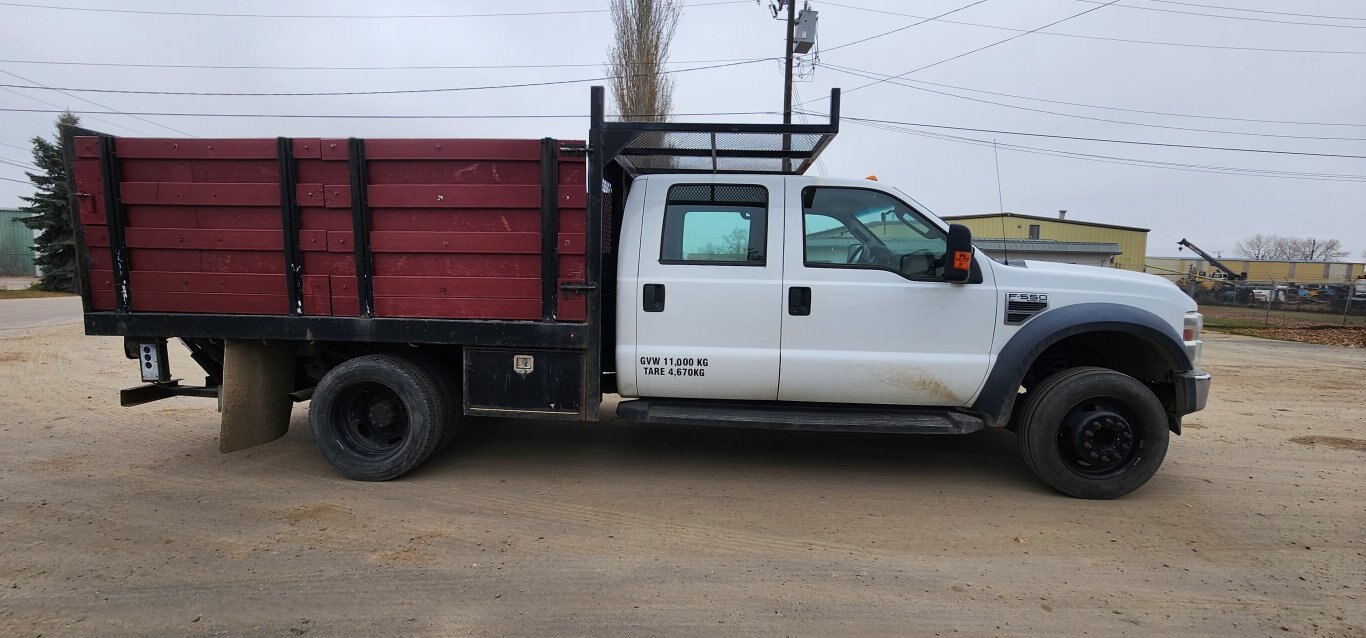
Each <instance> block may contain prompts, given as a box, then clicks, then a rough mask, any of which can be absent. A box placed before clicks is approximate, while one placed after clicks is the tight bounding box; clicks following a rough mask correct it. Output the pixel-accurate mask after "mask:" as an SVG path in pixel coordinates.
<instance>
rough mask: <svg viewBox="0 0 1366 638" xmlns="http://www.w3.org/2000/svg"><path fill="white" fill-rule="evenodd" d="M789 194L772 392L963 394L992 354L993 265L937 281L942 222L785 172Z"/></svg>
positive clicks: (883, 400)
mask: <svg viewBox="0 0 1366 638" xmlns="http://www.w3.org/2000/svg"><path fill="white" fill-rule="evenodd" d="M787 201H788V202H791V203H792V205H791V206H790V209H789V211H788V221H787V242H788V243H787V245H788V247H789V248H788V250H787V253H786V257H785V258H784V282H783V283H784V299H783V313H782V332H783V337H782V341H783V343H782V375H781V376H782V382H781V384H780V386H779V388H778V398H779V399H780V400H784V401H819V402H836V403H860V404H893V405H925V406H962V405H966V404H967V403H969V402H970V401H971V400H972V399H973V397H974V395H975V394H976V393H977V391H978V390H979V388H980V386H981V384H982V382H983V380H984V379H985V378H986V374H987V371H988V368H989V367H990V362H991V359H990V351H991V340H992V331H993V329H994V327H995V319H996V303H997V301H996V297H997V295H996V287H995V285H994V284H993V281H992V279H991V269H990V268H982V270H983V272H984V276H985V277H986V281H985V282H983V283H980V284H949V283H946V282H944V281H941V280H940V279H939V276H940V273H941V268H942V262H941V261H940V260H941V259H942V257H943V255H944V250H945V247H946V240H947V231H946V230H944V229H943V228H941V226H939V225H938V224H937V223H935V222H933V221H931V220H930V219H929V218H927V217H926V216H925V215H922V214H921V213H920V212H919V211H917V210H916V209H915V208H914V207H912V206H910V205H908V204H906V203H905V202H903V201H901V200H900V199H899V198H897V197H895V196H893V195H892V194H891V193H889V192H886V191H883V190H881V189H878V188H872V187H851V186H821V185H813V183H812V180H809V179H799V178H789V179H788V193H787ZM977 258H978V259H981V258H982V257H981V255H980V254H979V255H978V257H977Z"/></svg>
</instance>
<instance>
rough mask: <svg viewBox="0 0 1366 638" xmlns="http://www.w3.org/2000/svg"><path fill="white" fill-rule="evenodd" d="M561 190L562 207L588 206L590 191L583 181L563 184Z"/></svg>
mask: <svg viewBox="0 0 1366 638" xmlns="http://www.w3.org/2000/svg"><path fill="white" fill-rule="evenodd" d="M559 191H560V192H559V196H560V208H588V193H587V192H586V191H584V189H583V183H582V182H580V183H579V184H576V185H572V186H561V187H560V189H559ZM603 199H606V197H604V198H603Z"/></svg>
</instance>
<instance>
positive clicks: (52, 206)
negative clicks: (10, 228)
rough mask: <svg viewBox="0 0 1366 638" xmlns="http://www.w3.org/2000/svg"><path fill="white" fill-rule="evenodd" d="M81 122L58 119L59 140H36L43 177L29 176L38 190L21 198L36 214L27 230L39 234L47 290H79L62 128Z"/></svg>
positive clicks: (73, 118)
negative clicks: (29, 229)
mask: <svg viewBox="0 0 1366 638" xmlns="http://www.w3.org/2000/svg"><path fill="white" fill-rule="evenodd" d="M79 122H80V118H77V117H76V116H75V115H72V114H71V112H70V111H68V112H66V113H62V114H61V115H60V116H58V117H57V122H56V123H57V126H58V129H57V137H56V138H55V140H54V141H48V140H45V139H43V138H42V137H36V136H35V137H34V138H33V165H34V166H37V167H38V169H39V170H41V171H42V173H39V174H34V173H28V179H29V181H31V182H33V186H34V188H35V189H37V193H35V194H34V195H33V196H32V197H21V198H20V199H23V200H24V201H26V202H28V204H29V205H28V206H25V207H24V208H22V209H21V210H23V211H24V212H28V213H32V214H33V216H32V217H25V218H23V222H24V225H25V226H28V227H29V228H32V229H33V230H36V231H38V236H37V238H36V239H34V244H35V245H34V249H35V250H36V251H37V253H38V257H37V260H36V261H37V263H38V268H39V269H41V270H42V271H43V277H42V281H41V282H39V286H40V287H41V288H42V289H43V290H61V291H65V292H74V291H75V290H76V234H75V233H76V230H75V228H74V227H73V226H72V223H73V222H72V218H73V217H74V215H73V211H72V210H71V200H70V198H69V197H68V194H69V193H68V189H67V185H66V162H65V161H64V160H63V159H62V157H63V155H62V136H61V125H63V124H69V125H72V126H75V125H76V124H77V123H79Z"/></svg>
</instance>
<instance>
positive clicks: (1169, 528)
mask: <svg viewBox="0 0 1366 638" xmlns="http://www.w3.org/2000/svg"><path fill="white" fill-rule="evenodd" d="M35 301H44V300H25V301H13V302H5V305H3V306H0V318H3V317H7V316H10V315H9V314H8V313H9V312H10V308H11V307H12V306H11V305H9V304H17V303H34V302H35ZM1205 359H1206V360H1205V364H1206V365H1205V367H1206V368H1207V369H1209V370H1210V371H1211V372H1213V373H1214V375H1215V384H1216V385H1215V389H1214V395H1213V397H1212V398H1211V400H1210V405H1209V409H1208V410H1207V411H1205V412H1203V413H1200V414H1196V415H1194V416H1192V417H1190V418H1189V419H1188V420H1187V424H1186V428H1187V431H1186V434H1184V435H1183V436H1181V437H1179V438H1176V439H1174V441H1173V443H1172V448H1171V452H1170V453H1169V455H1168V457H1167V462H1166V465H1165V466H1164V467H1163V469H1162V470H1161V471H1160V472H1159V473H1158V475H1157V476H1156V477H1155V478H1154V479H1153V481H1152V482H1150V483H1149V484H1148V485H1147V486H1146V487H1144V488H1142V489H1140V490H1139V491H1138V492H1136V493H1134V494H1131V495H1130V496H1128V497H1125V498H1123V499H1120V500H1117V501H1108V502H1095V501H1080V500H1074V499H1069V498H1066V497H1062V496H1059V495H1057V494H1055V493H1053V492H1051V491H1049V490H1048V489H1047V488H1046V487H1044V486H1043V485H1042V484H1041V483H1039V482H1038V481H1037V480H1035V479H1034V477H1033V476H1032V475H1030V474H1029V472H1028V471H1027V470H1026V469H1025V467H1024V465H1023V464H1022V462H1021V461H1020V460H1019V458H1018V456H1017V455H1016V452H1015V441H1014V437H1013V436H1012V435H1011V434H1009V433H1006V432H1000V431H990V432H983V433H979V434H975V435H971V436H963V437H933V436H854V435H828V434H804V433H781V432H754V431H726V430H688V429H673V428H654V429H646V428H642V427H641V426H627V425H622V424H605V425H604V424H594V425H573V424H570V425H566V424H554V423H533V422H502V421H492V420H488V421H480V422H476V423H472V424H471V426H470V428H469V432H468V433H467V434H466V435H464V437H463V438H462V439H459V440H458V441H457V443H456V444H455V445H454V446H452V448H451V449H450V450H448V451H447V452H445V453H444V454H442V455H441V456H439V457H438V458H435V459H433V460H432V461H429V462H428V463H427V464H426V466H424V467H423V468H421V469H419V471H417V472H415V473H414V474H412V475H410V476H409V477H407V478H405V479H402V480H399V481H395V482H391V483H385V484H364V483H355V482H350V481H346V480H343V479H340V478H338V477H337V476H336V475H334V474H333V473H332V472H331V471H330V470H329V469H328V468H327V466H326V465H325V464H324V463H323V462H322V460H321V459H320V458H319V457H318V455H317V454H316V453H315V452H314V450H313V446H312V441H311V440H310V436H309V434H308V430H307V425H306V419H305V410H304V409H303V408H302V407H301V408H299V409H297V410H296V412H295V415H294V423H293V427H292V430H291V432H290V433H289V434H288V435H287V436H285V437H284V438H283V439H280V440H279V441H276V442H274V443H271V444H268V445H265V446H261V447H259V448H255V449H252V450H248V451H245V452H239V453H235V454H231V455H219V454H218V453H217V452H216V447H217V446H216V442H215V437H216V434H217V418H216V417H217V415H216V413H215V412H214V410H213V405H212V402H211V401H206V400H202V399H198V400H196V399H188V398H179V399H173V400H168V401H163V402H159V403H155V404H150V405H145V406H139V407H135V408H126V409H124V408H119V407H117V394H116V392H117V390H118V389H119V388H121V387H125V386H128V385H133V384H134V383H135V378H134V371H133V367H132V366H131V365H130V363H129V362H127V361H126V360H124V359H123V358H122V354H121V352H120V344H119V341H118V340H117V339H112V338H94V337H85V336H83V335H82V334H81V328H80V326H79V325H63V326H56V327H44V328H35V329H12V330H3V331H0V387H3V388H4V391H3V394H0V415H3V420H2V421H0V449H4V450H5V462H4V463H3V464H0V634H2V635H5V636H25V635H40V634H41V635H44V636H62V635H85V636H97V635H98V636H110V635H139V636H143V635H169V636H184V635H238V636H241V635H299V634H308V633H312V634H314V635H323V636H383V635H500V636H505V635H535V636H543V635H556V636H560V635H593V636H600V635H611V634H628V635H650V634H679V633H709V634H740V633H743V634H773V635H867V634H898V635H907V634H913V635H1002V634H1030V635H1058V634H1068V635H1095V636H1126V635H1130V636H1150V635H1153V634H1158V633H1161V634H1168V635H1180V636H1188V635H1192V636H1193V635H1237V636H1260V635H1265V636H1286V635H1322V636H1366V604H1363V601H1362V596H1363V595H1366V594H1363V592H1366V557H1363V552H1366V534H1363V532H1366V498H1363V495H1362V487H1363V485H1366V480H1364V479H1366V472H1364V471H1363V469H1364V468H1366V456H1363V453H1366V410H1363V408H1362V404H1363V399H1366V375H1364V374H1363V371H1364V369H1366V357H1363V356H1362V352H1361V350H1352V349H1346V348H1334V347H1326V346H1314V345H1307V344H1297V343H1281V342H1271V341H1262V340H1258V339H1253V338H1247V337H1231V336H1219V335H1214V336H1212V337H1211V340H1210V341H1209V342H1208V343H1207V345H1206V350H1205ZM173 362H174V364H175V365H176V366H178V370H179V371H181V372H182V373H186V374H188V373H189V371H190V370H191V369H192V368H191V367H190V366H191V365H192V364H191V363H189V360H188V358H187V357H185V356H183V355H181V354H176V355H175V356H174V357H173Z"/></svg>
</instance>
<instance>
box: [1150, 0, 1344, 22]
mask: <svg viewBox="0 0 1366 638" xmlns="http://www.w3.org/2000/svg"><path fill="white" fill-rule="evenodd" d="M1148 2H1160V3H1162V4H1179V5H1185V6H1187V7H1201V8H1203V9H1223V10H1225V11H1242V12H1244V13H1265V14H1269V15H1278V16H1296V17H1300V18H1324V19H1328V20H1366V18H1356V17H1350V16H1325V15H1317V14H1313V13H1292V12H1289V11H1263V10H1259V9H1244V8H1242V7H1230V6H1225V5H1217V4H1200V3H1198V2H1178V1H1177V0H1148Z"/></svg>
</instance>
